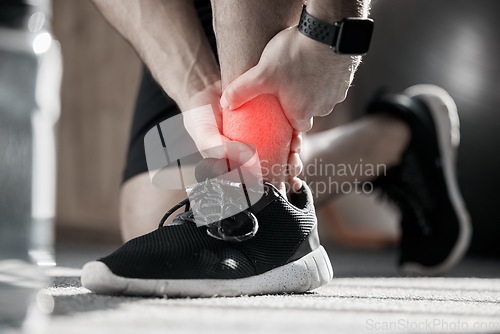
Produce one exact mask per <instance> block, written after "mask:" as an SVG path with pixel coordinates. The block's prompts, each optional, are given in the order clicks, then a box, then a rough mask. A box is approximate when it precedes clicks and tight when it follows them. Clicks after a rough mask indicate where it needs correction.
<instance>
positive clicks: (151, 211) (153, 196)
mask: <svg viewBox="0 0 500 334" xmlns="http://www.w3.org/2000/svg"><path fill="white" fill-rule="evenodd" d="M185 198H186V192H185V191H184V190H170V189H160V188H158V187H155V186H154V185H153V184H152V183H151V180H150V178H149V174H148V173H141V174H139V175H137V176H134V177H133V178H131V179H129V180H127V181H126V182H125V183H124V184H123V186H122V189H121V193H120V228H121V234H122V238H123V240H124V241H127V240H130V239H133V238H135V237H138V236H140V235H143V234H145V233H149V232H151V231H153V230H154V229H155V228H157V227H158V223H159V221H160V218H161V217H162V216H163V214H164V213H165V211H166V210H167V209H169V208H170V207H171V206H173V205H175V204H176V203H179V202H180V201H182V200H183V199H185ZM172 219H173V217H170V218H169V220H168V221H167V224H168V223H170V222H171V220H172Z"/></svg>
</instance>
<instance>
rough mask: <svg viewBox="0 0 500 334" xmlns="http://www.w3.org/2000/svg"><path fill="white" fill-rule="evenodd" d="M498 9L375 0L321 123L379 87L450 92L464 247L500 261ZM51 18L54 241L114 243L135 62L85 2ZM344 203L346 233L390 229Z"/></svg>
mask: <svg viewBox="0 0 500 334" xmlns="http://www.w3.org/2000/svg"><path fill="white" fill-rule="evenodd" d="M499 10H500V3H499V2H498V1H496V0H476V1H467V0H455V1H453V2H450V1H445V0H383V1H382V0H379V1H374V2H373V10H372V14H373V15H372V17H373V18H374V19H375V21H376V27H375V32H374V38H373V41H372V48H371V50H370V53H369V54H368V55H367V56H366V57H365V58H364V61H363V65H362V66H361V67H360V70H359V71H358V73H357V76H356V79H355V82H354V87H353V88H352V89H351V91H350V93H349V96H348V99H347V101H346V102H345V103H344V104H343V105H341V106H339V107H338V108H337V109H338V110H336V112H335V113H333V114H332V115H330V116H328V118H327V121H328V122H321V123H323V124H341V123H343V122H345V121H347V120H349V119H352V118H354V117H357V116H359V115H361V114H362V113H363V108H364V106H365V105H366V103H367V101H368V100H369V98H370V97H371V96H373V94H374V93H375V92H376V91H377V90H378V89H379V88H381V87H385V88H387V89H389V90H390V91H394V92H396V91H400V90H402V89H404V88H406V87H407V86H410V85H413V84H417V83H430V84H436V85H439V86H441V87H443V88H445V89H446V90H448V92H449V93H450V95H451V96H452V97H453V98H454V99H455V101H456V103H457V105H458V108H459V114H460V117H461V121H462V143H461V148H460V151H459V161H458V167H459V178H460V185H461V188H462V191H463V195H464V198H465V200H466V202H467V205H468V208H469V210H470V213H471V216H472V222H473V224H474V237H473V242H472V247H471V251H472V252H473V253H474V254H479V255H482V256H484V255H486V256H496V257H499V258H500V246H498V245H497V241H496V240H497V238H498V236H499V235H500V224H499V218H498V216H497V210H496V208H497V206H498V205H499V204H498V203H499V201H500V195H499V193H498V189H500V179H499V177H498V176H497V170H499V169H500V160H499V158H498V154H499V153H500V131H499V129H498V127H499V125H500V114H499V113H498V112H497V106H498V105H499V104H500V64H499V61H498V54H499V52H500V40H499V39H498V32H499V31H500V21H499V20H498V18H497V17H496V16H497V15H498V14H497V13H498V12H499ZM52 22H53V31H54V35H55V37H56V39H58V40H59V42H60V43H61V47H62V54H63V62H64V74H63V81H62V95H61V96H62V106H61V110H62V112H61V118H60V124H59V143H58V187H57V214H56V227H57V240H58V242H76V241H92V242H97V243H119V242H120V235H119V226H118V199H119V187H120V183H121V177H122V170H123V164H124V159H125V153H126V147H127V144H128V130H129V126H130V122H131V116H132V111H133V106H134V100H135V96H136V91H137V88H138V84H139V76H140V71H141V63H140V60H139V59H138V57H137V56H136V55H135V53H134V51H133V50H132V48H131V47H130V46H129V45H128V44H127V43H126V42H125V41H124V40H123V39H122V38H121V37H120V36H119V35H118V34H117V33H116V32H115V31H114V30H113V29H112V28H111V27H110V26H109V25H108V24H107V23H106V22H105V21H104V19H103V18H102V17H101V16H100V14H99V13H98V12H97V10H96V9H95V8H94V7H93V6H92V4H91V3H90V2H89V1H81V0H53V21H52ZM318 123H320V122H318ZM357 201H359V202H357ZM348 202H349V203H350V204H347V202H346V201H345V200H344V202H342V200H340V201H338V202H337V204H335V205H334V207H333V209H334V210H336V211H337V214H336V215H337V216H338V217H340V218H339V219H340V220H342V224H343V225H344V226H345V225H347V226H348V225H349V224H357V225H359V226H363V225H365V226H370V227H371V228H373V227H374V226H378V225H377V224H379V225H380V226H381V229H382V230H384V231H385V232H384V233H387V234H388V235H390V236H394V235H395V234H397V231H396V228H397V227H396V225H397V224H396V223H395V219H397V218H395V217H396V216H395V215H394V213H393V212H389V213H387V214H383V213H382V214H380V213H379V214H377V215H374V214H372V213H371V211H370V210H371V209H369V208H368V209H364V210H362V211H363V214H362V215H360V214H359V211H360V210H359V209H358V210H352V209H350V208H352V207H356V205H355V203H360V202H363V203H364V202H366V199H360V198H351V199H349V201H348ZM353 203H354V205H353ZM372 203H373V201H372ZM375 206H376V205H372V206H371V207H375ZM358 207H359V206H358ZM365 208H366V206H365ZM166 209H167V208H166ZM373 210H377V209H376V208H374V209H373ZM384 210H389V211H390V210H391V209H390V208H389V209H384ZM355 211H357V212H358V213H356V212H355ZM373 217H378V218H373ZM384 217H389V218H390V220H391V222H389V224H387V222H384V221H383V220H384V219H385V218H384ZM389 218H388V219H389ZM377 220H378V221H377ZM331 232H332V231H329V232H326V233H325V234H324V237H323V239H324V240H325V239H328V240H329V239H330V235H331V234H332V233H331ZM333 232H335V231H333Z"/></svg>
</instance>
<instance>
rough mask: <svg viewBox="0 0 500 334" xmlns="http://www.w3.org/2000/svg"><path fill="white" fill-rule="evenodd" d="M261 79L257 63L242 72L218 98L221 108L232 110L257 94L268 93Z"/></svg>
mask: <svg viewBox="0 0 500 334" xmlns="http://www.w3.org/2000/svg"><path fill="white" fill-rule="evenodd" d="M263 81H264V80H263V78H262V72H261V70H260V68H259V65H257V66H255V67H253V68H251V69H250V70H248V71H247V72H246V73H243V74H242V75H241V76H240V77H238V78H237V79H235V80H234V81H233V82H231V83H230V84H229V86H227V87H226V90H225V91H224V93H223V94H222V97H221V99H220V104H221V106H222V108H223V109H225V110H234V109H236V108H239V107H241V106H242V105H243V104H245V103H247V102H249V101H250V100H252V99H254V98H256V97H257V96H259V95H262V94H266V93H269V91H268V90H266V87H264V84H263Z"/></svg>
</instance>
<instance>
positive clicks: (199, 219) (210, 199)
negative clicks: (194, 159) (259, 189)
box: [158, 179, 258, 241]
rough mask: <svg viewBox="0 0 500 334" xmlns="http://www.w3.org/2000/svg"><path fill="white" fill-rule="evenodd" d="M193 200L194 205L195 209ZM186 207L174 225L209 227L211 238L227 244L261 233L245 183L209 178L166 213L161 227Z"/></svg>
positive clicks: (159, 226) (160, 224) (161, 221)
mask: <svg viewBox="0 0 500 334" xmlns="http://www.w3.org/2000/svg"><path fill="white" fill-rule="evenodd" d="M243 194H245V195H243ZM191 201H193V202H194V205H193V207H192V208H191V207H190V203H191ZM183 206H185V211H184V213H181V214H179V215H177V216H176V218H175V219H174V223H173V225H178V224H182V223H183V222H191V223H195V224H196V225H197V226H207V227H208V229H207V233H208V234H209V235H210V236H212V237H214V238H216V239H220V240H225V241H244V240H247V239H250V238H252V237H253V236H254V235H255V234H256V233H257V230H258V220H257V218H256V217H255V215H254V214H253V213H252V212H250V210H249V202H248V197H247V195H246V189H244V186H243V185H242V184H241V183H235V182H229V181H226V180H221V179H208V180H206V181H205V182H202V183H200V184H198V185H197V186H195V187H194V188H193V189H192V190H191V192H190V194H189V197H188V198H186V199H184V200H183V201H181V202H179V203H177V204H176V205H174V206H173V207H172V208H171V209H170V210H168V211H167V212H166V213H165V215H164V216H163V217H162V219H161V220H160V223H159V225H158V228H161V227H163V226H164V225H165V221H166V220H167V219H168V218H169V217H170V216H171V215H172V214H173V213H174V212H175V211H177V210H178V209H180V208H182V207H183ZM176 221H177V222H176Z"/></svg>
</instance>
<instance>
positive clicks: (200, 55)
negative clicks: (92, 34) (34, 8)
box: [92, 0, 220, 110]
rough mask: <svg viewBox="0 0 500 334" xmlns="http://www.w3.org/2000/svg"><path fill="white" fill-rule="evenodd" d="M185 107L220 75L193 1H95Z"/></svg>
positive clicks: (160, 82) (152, 71) (172, 95)
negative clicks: (189, 100)
mask: <svg viewBox="0 0 500 334" xmlns="http://www.w3.org/2000/svg"><path fill="white" fill-rule="evenodd" d="M92 1H93V2H94V3H95V5H96V6H97V7H98V9H99V10H100V11H101V13H102V14H103V15H104V17H105V18H106V19H107V20H108V21H109V22H110V23H111V25H113V26H114V27H115V29H116V30H117V31H118V32H119V33H120V34H121V35H122V36H123V37H124V38H125V39H127V40H128V41H129V42H130V44H131V45H132V46H133V47H134V49H135V50H136V52H137V53H138V55H139V56H140V57H141V58H142V60H143V61H144V63H145V64H146V66H147V67H148V68H149V70H150V71H151V73H152V75H153V77H154V78H155V79H156V81H157V82H158V83H159V84H160V85H161V86H162V88H163V89H164V90H165V92H166V93H167V94H168V95H170V96H171V97H172V98H173V99H174V100H175V101H176V102H177V103H178V104H179V106H180V107H181V110H184V109H186V108H187V106H188V99H189V97H190V96H192V95H194V94H196V93H197V92H199V91H201V90H203V89H204V88H205V87H208V86H210V84H212V83H214V82H216V81H217V80H219V79H220V74H219V69H218V65H217V62H216V59H215V56H214V54H213V52H212V50H211V48H210V45H209V43H208V40H207V38H206V36H205V34H204V32H203V28H202V26H201V23H200V22H199V19H198V16H197V14H196V10H195V8H194V5H193V3H192V2H191V1H186V0H147V1H137V0H92Z"/></svg>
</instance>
